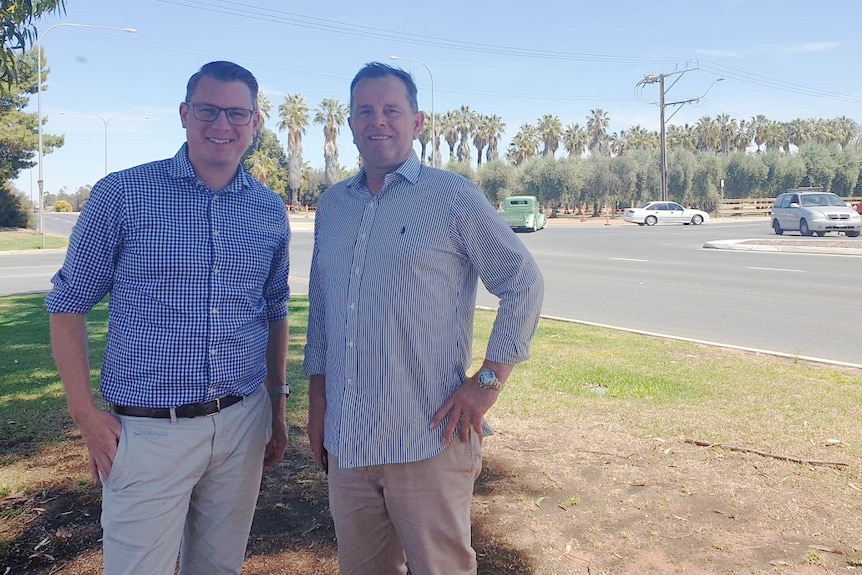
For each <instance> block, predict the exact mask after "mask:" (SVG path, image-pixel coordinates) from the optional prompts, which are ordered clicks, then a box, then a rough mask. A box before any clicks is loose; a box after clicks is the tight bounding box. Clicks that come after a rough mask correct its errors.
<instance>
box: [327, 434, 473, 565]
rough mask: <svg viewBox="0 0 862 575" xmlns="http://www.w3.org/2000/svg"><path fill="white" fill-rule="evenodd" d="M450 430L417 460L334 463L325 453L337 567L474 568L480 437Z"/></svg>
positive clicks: (332, 458)
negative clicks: (465, 437)
mask: <svg viewBox="0 0 862 575" xmlns="http://www.w3.org/2000/svg"><path fill="white" fill-rule="evenodd" d="M471 435H472V439H471V441H470V442H467V443H462V442H461V441H460V440H459V439H458V438H457V436H456V439H455V441H453V442H452V443H451V444H450V445H449V446H448V447H447V448H446V449H444V450H443V452H442V453H440V454H439V455H437V456H436V457H433V458H431V459H426V460H424V461H418V462H416V463H401V464H390V465H375V466H371V467H360V468H355V469H341V468H339V467H338V460H337V459H336V458H335V457H331V458H330V460H329V505H330V510H331V512H332V518H333V520H334V522H335V534H336V536H337V538H338V564H339V566H340V568H341V575H404V574H405V573H407V565H409V567H410V573H411V575H475V573H476V553H475V552H474V551H473V548H472V546H471V544H470V504H471V502H472V499H473V482H474V481H475V479H476V478H477V477H478V476H479V472H480V471H481V470H482V452H481V439H480V438H479V437H478V436H477V435H476V434H475V433H473V434H471Z"/></svg>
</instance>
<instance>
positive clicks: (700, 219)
mask: <svg viewBox="0 0 862 575" xmlns="http://www.w3.org/2000/svg"><path fill="white" fill-rule="evenodd" d="M691 223H693V224H694V225H696V226H699V225H700V224H702V223H703V216H702V215H700V214H695V215H694V217H692V218H691Z"/></svg>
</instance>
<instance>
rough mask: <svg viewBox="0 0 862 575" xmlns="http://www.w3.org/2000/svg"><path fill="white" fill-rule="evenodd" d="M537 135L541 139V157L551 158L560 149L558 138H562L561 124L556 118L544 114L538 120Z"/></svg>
mask: <svg viewBox="0 0 862 575" xmlns="http://www.w3.org/2000/svg"><path fill="white" fill-rule="evenodd" d="M537 128H538V130H539V134H540V135H541V137H542V143H543V144H544V147H543V148H542V156H543V157H547V156H553V155H554V153H555V152H556V151H557V148H559V147H560V138H562V136H563V123H562V122H560V119H559V118H558V117H557V116H552V115H550V114H545V115H544V116H542V117H541V118H539V123H538V126H537Z"/></svg>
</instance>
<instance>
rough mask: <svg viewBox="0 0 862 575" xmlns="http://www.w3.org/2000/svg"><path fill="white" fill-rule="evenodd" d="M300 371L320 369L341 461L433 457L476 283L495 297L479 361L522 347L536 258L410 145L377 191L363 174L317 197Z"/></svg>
mask: <svg viewBox="0 0 862 575" xmlns="http://www.w3.org/2000/svg"><path fill="white" fill-rule="evenodd" d="M314 239H315V242H314V244H315V247H314V254H313V256H312V264H311V275H310V279H309V319H308V343H307V345H306V348H305V362H304V367H305V372H306V374H307V375H309V376H311V375H324V376H325V378H326V402H327V403H326V416H325V424H324V446H325V447H326V449H327V451H328V452H329V453H331V454H333V455H334V456H335V457H337V458H338V465H339V467H348V468H349V467H362V466H368V465H379V464H385V463H406V462H413V461H420V460H423V459H428V458H430V457H433V456H435V455H437V454H438V453H439V452H440V451H442V449H443V444H442V441H441V439H442V430H443V427H442V426H441V427H439V428H437V429H434V430H430V429H428V425H429V423H430V422H431V418H432V417H433V415H434V413H435V412H436V411H437V410H438V409H439V408H440V407H441V406H442V405H443V403H445V401H446V400H447V399H448V398H449V396H450V395H451V394H452V393H453V392H454V391H455V390H456V389H457V388H458V387H459V386H460V385H461V384H462V383H463V381H464V379H465V371H466V370H467V369H468V368H469V367H470V364H471V355H472V338H473V312H474V309H475V303H476V288H477V279H478V278H481V279H482V282H483V283H484V284H485V287H486V288H487V289H488V291H489V292H491V293H493V294H495V295H496V296H498V297H499V298H500V306H499V311H498V314H497V319H496V321H495V323H494V328H493V331H492V333H491V337H490V342H489V344H488V349H487V353H486V358H487V359H489V360H490V361H494V362H499V363H502V364H514V363H517V362H520V361H523V360H525V359H527V357H528V356H529V345H530V339H531V338H532V336H533V333H534V332H535V328H536V324H537V322H538V318H539V312H540V308H541V304H542V295H543V289H544V288H543V280H542V276H541V273H540V272H539V269H538V267H537V265H536V262H535V260H534V259H533V257H532V256H531V255H530V253H529V252H528V251H527V249H526V248H525V247H524V245H523V244H522V243H521V241H520V240H519V239H518V238H517V237H516V236H515V234H514V233H513V232H512V230H511V229H509V227H508V226H507V225H506V224H505V222H503V220H502V219H501V218H500V217H499V216H498V215H497V213H496V212H495V211H494V208H493V206H491V204H490V203H489V202H488V200H487V199H486V198H485V196H484V194H483V193H482V191H481V190H479V189H478V188H477V187H476V186H475V185H473V184H472V183H471V182H470V181H469V180H467V179H465V178H463V177H461V176H459V175H457V174H453V173H450V172H445V171H442V170H436V169H433V168H429V167H427V166H423V165H421V164H420V163H419V160H418V158H416V156H415V155H413V156H411V157H410V159H408V160H407V161H406V162H405V163H404V164H402V165H401V166H400V167H399V168H398V170H396V171H395V172H393V173H391V174H388V175H387V176H386V180H385V183H384V186H383V189H382V190H381V191H380V192H379V193H377V194H376V195H372V194H371V192H370V191H369V189H368V188H367V186H366V184H365V173H364V172H362V171H361V172H360V173H359V174H358V175H357V176H355V177H354V178H352V179H349V180H346V181H344V182H341V183H339V184H336V185H335V186H333V187H332V188H330V189H329V190H327V191H326V192H324V193H323V194H322V195H321V197H320V200H319V201H318V204H317V215H316V218H315V231H314Z"/></svg>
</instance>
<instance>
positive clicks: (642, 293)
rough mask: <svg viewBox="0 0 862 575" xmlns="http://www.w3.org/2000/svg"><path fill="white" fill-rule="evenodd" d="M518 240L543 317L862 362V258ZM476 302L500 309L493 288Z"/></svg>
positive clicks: (690, 230)
mask: <svg viewBox="0 0 862 575" xmlns="http://www.w3.org/2000/svg"><path fill="white" fill-rule="evenodd" d="M293 222H294V220H293V219H292V224H293ZM293 229H294V232H293V240H292V242H291V289H292V290H293V292H294V293H297V294H304V293H307V289H308V269H309V267H310V263H311V248H312V242H313V237H312V233H311V230H310V225H306V222H301V221H299V222H298V225H294V226H293ZM46 230H48V231H49V232H50V230H51V228H50V227H47V225H46ZM519 237H520V238H521V239H522V240H523V241H524V243H525V245H527V247H528V248H529V249H530V251H531V252H532V253H533V254H534V256H535V257H536V260H537V261H538V262H539V265H540V267H541V269H542V272H543V273H544V275H545V284H546V294H545V303H544V306H543V314H544V315H545V316H550V317H557V318H565V319H570V320H574V321H579V322H585V323H591V324H597V325H604V326H610V327H615V328H620V329H627V330H632V331H637V332H644V333H651V334H656V335H661V336H667V337H677V338H681V339H693V340H697V341H703V342H708V343H715V344H720V345H727V346H731V347H740V348H745V349H754V350H762V351H764V352H769V353H779V354H784V355H788V356H794V357H797V356H798V357H804V358H814V359H822V360H827V361H832V362H837V363H842V364H847V365H851V366H855V367H860V368H862V355H860V347H859V343H858V341H859V339H858V335H857V334H858V331H859V329H860V322H862V312H860V301H859V300H860V297H859V293H860V290H859V287H860V286H862V265H860V263H862V262H860V258H859V257H853V256H840V255H828V254H817V255H812V254H799V253H780V252H757V251H730V250H714V249H704V248H703V246H704V244H705V243H706V242H710V241H716V240H729V239H750V238H755V239H756V238H764V239H771V238H775V236H774V234H773V232H772V230H771V229H770V228H769V224H768V222H765V220H757V221H740V222H732V223H712V222H711V223H709V224H705V225H702V226H656V227H652V228H647V227H640V226H636V225H631V224H619V223H616V224H615V225H609V226H602V225H583V226H578V225H570V226H559V225H552V226H550V227H549V228H547V229H545V230H541V231H539V232H536V233H532V234H519ZM810 239H812V240H815V241H816V239H815V238H810ZM859 241H860V245H862V238H860V239H859ZM62 258H63V254H62V253H57V252H54V253H52V252H46V253H36V254H24V255H19V254H4V255H0V277H2V280H0V293H2V294H9V293H22V292H29V291H42V290H47V289H50V283H49V281H48V280H49V279H50V276H51V275H53V273H54V271H56V269H57V268H58V267H59V266H60V265H61V264H62ZM477 304H478V305H482V306H488V307H496V306H497V302H496V298H494V297H493V296H492V295H490V294H488V293H487V292H485V291H484V289H480V294H479V296H478V298H477Z"/></svg>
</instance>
